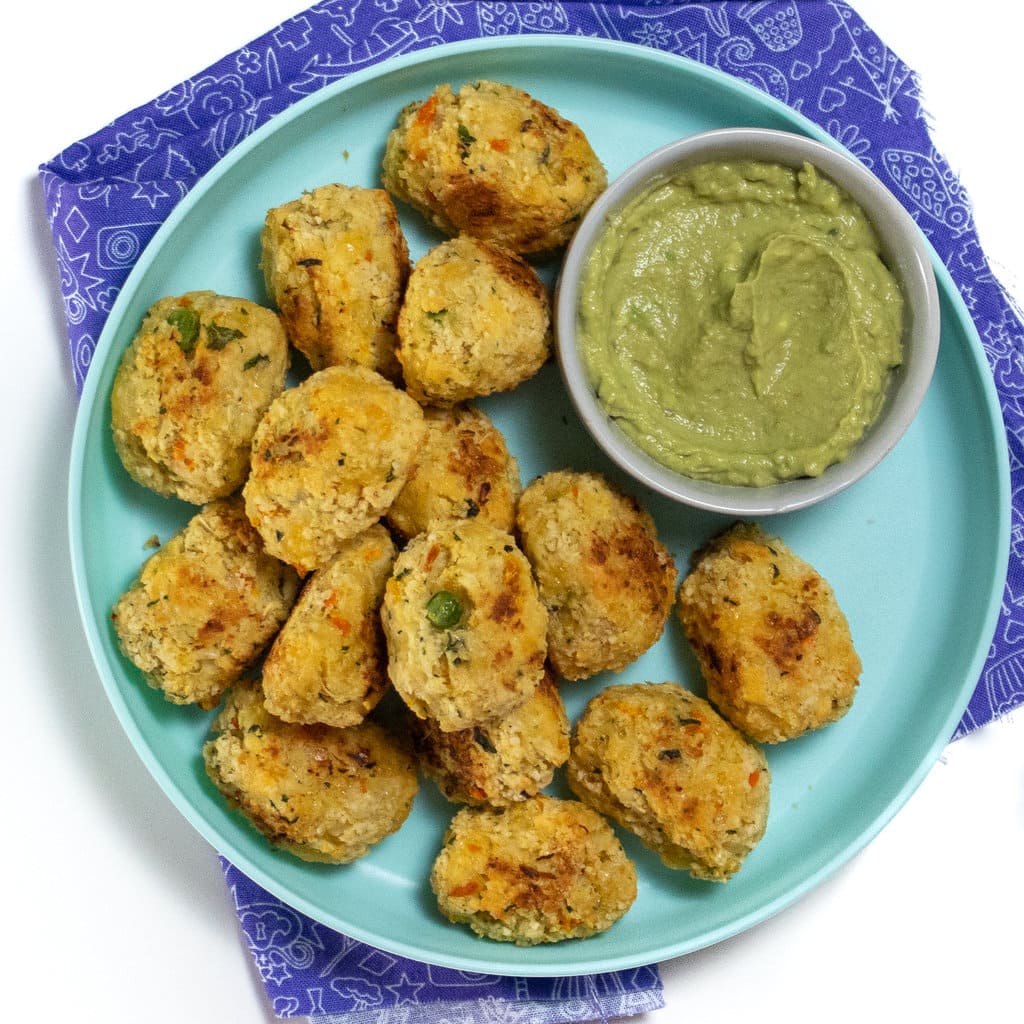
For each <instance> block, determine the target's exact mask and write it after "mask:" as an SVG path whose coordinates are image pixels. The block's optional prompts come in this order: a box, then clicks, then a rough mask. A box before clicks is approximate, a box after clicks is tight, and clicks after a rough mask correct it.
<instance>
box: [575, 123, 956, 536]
mask: <svg viewBox="0 0 1024 1024" xmlns="http://www.w3.org/2000/svg"><path fill="white" fill-rule="evenodd" d="M737 157H747V158H752V159H758V160H765V161H770V162H773V163H779V164H785V165H789V166H794V167H800V166H802V165H803V163H804V162H805V161H806V162H809V163H811V164H813V165H814V166H815V167H816V168H818V170H819V171H821V172H822V174H824V175H825V176H826V177H828V178H831V179H832V180H833V181H834V182H835V183H836V184H838V185H839V186H841V187H842V188H844V189H845V190H846V191H847V192H848V193H849V194H850V195H851V196H852V197H853V198H854V199H855V200H856V201H857V202H858V203H859V204H860V206H861V208H862V209H863V210H864V212H865V214H866V215H867V217H868V219H869V220H870V221H871V222H872V224H873V225H874V227H875V229H876V231H877V233H878V236H879V238H880V241H881V246H882V258H883V260H884V261H885V263H886V264H887V266H888V267H889V269H890V270H891V271H892V272H893V274H894V275H895V276H896V278H897V280H898V282H899V284H900V287H901V289H902V291H903V296H904V300H905V312H904V321H905V323H904V334H903V363H902V365H901V366H899V367H897V368H896V369H895V370H894V371H893V376H892V378H891V379H890V381H889V386H888V391H887V394H886V398H885V402H884V404H883V407H882V410H881V412H880V413H879V415H878V417H877V418H876V419H875V421H874V422H873V423H872V424H871V425H870V426H869V427H868V429H867V430H866V431H865V433H864V435H863V437H862V438H861V439H860V441H859V442H858V443H857V445H856V446H855V447H854V448H853V450H852V451H851V452H850V454H849V455H848V456H847V457H846V458H845V459H843V460H842V461H841V462H837V463H835V464H834V465H832V466H829V467H828V468H827V469H826V470H825V471H824V472H823V473H822V474H821V475H820V476H817V477H800V478H798V479H793V480H787V481H784V482H782V483H777V484H772V485H769V486H762V487H754V486H751V487H746V486H736V485H726V484H718V483H712V482H708V481H704V480H698V479H692V478H690V477H686V476H683V475H682V474H680V473H678V472H676V471H674V470H672V469H669V468H667V467H665V466H663V465H662V464H661V463H659V462H656V461H655V460H654V459H652V458H651V457H650V456H649V455H647V454H646V453H645V452H643V451H642V450H641V449H640V448H638V447H637V446H636V445H635V444H634V443H633V442H632V441H631V440H630V439H629V438H628V437H627V436H626V435H625V434H624V433H623V432H622V431H621V430H620V429H619V428H618V427H617V426H616V425H615V423H614V422H612V420H611V419H610V418H609V417H608V416H607V414H606V413H605V411H604V409H603V408H602V407H601V405H600V403H599V402H598V399H597V397H596V396H595V394H594V391H593V388H592V387H591V385H590V381H589V380H588V376H587V371H586V367H585V366H584V363H583V361H582V359H581V356H580V353H579V351H578V349H577V344H576V341H577V339H576V325H577V307H578V303H579V284H580V278H581V276H582V274H583V270H584V268H585V267H586V263H587V259H588V256H589V254H590V251H591V249H592V248H593V246H594V244H595V243H596V241H597V239H598V238H599V237H600V236H601V234H602V232H603V231H604V228H605V225H606V223H607V221H608V219H609V217H611V216H612V215H613V214H615V213H616V212H617V211H618V210H619V209H621V208H622V207H623V206H624V205H625V204H626V203H628V202H629V201H630V200H631V199H632V198H633V197H635V196H636V195H637V194H638V193H640V192H642V191H645V190H646V189H647V188H648V187H650V186H651V185H652V184H653V183H654V182H656V181H658V180H661V179H665V178H669V177H671V176H672V175H673V174H674V173H676V172H678V171H679V170H681V169H683V168H685V167H688V166H692V165H694V164H700V163H705V162H708V161H718V160H726V159H730V158H737ZM555 331H556V346H557V351H558V359H559V363H560V365H561V369H562V375H563V377H564V378H565V383H566V387H567V388H568V391H569V394H570V397H571V398H572V401H573V404H574V405H575V407H576V409H577V411H578V412H579V414H580V416H581V417H582V419H583V422H584V424H585V425H586V427H587V429H588V430H589V431H590V433H591V435H592V436H593V437H594V439H595V441H596V442H597V443H598V445H600V447H601V448H602V449H604V451H605V452H606V453H607V454H608V456H609V457H610V458H611V459H612V460H613V461H614V462H615V463H617V464H618V465H619V466H620V467H621V468H622V469H624V470H626V471H627V472H628V473H630V474H632V476H634V477H635V478H636V479H637V480H639V481H641V482H642V483H644V484H646V485H647V486H648V487H651V488H653V489H654V490H655V491H658V492H660V493H661V494H665V495H667V496H669V497H670V498H674V499H675V500H677V501H680V502H683V503H684V504H687V505H691V506H694V507H697V508H702V509H707V510H710V511H714V512H720V513H724V514H729V515H735V516H760V515H771V514H774V513H780V512H788V511H793V510H796V509H799V508H805V507H806V506H808V505H812V504H815V503H816V502H819V501H821V500H823V499H824V498H827V497H829V496H831V495H834V494H836V493H838V492H839V491H841V490H843V489H844V488H846V487H849V486H850V485H851V484H853V483H854V482H856V481H857V480H859V479H860V478H861V477H863V476H864V475H865V474H866V473H868V472H870V470H872V469H873V468H874V467H875V466H877V465H878V463H879V462H880V461H881V460H882V459H883V458H884V457H885V455H886V454H887V453H888V452H889V451H891V449H892V448H893V446H894V445H895V444H896V442H897V441H898V440H899V439H900V438H901V437H902V436H903V434H904V432H905V431H906V429H907V428H908V427H909V426H910V423H911V421H912V420H913V419H914V416H915V415H916V414H917V411H918V409H919V407H920V405H921V402H922V401H923V399H924V396H925V392H926V391H927V390H928V385H929V383H930V381H931V377H932V372H933V370H934V368H935V360H936V357H937V355H938V347H939V300H938V290H937V288H936V285H935V277H934V274H933V272H932V265H931V256H930V250H929V247H928V245H927V243H926V242H925V241H924V238H923V236H922V235H921V232H920V230H919V229H918V227H917V225H916V224H915V223H914V221H913V220H912V219H911V217H910V216H909V214H908V213H907V212H906V210H904V208H903V207H902V206H901V205H900V203H899V202H898V200H897V199H896V198H895V197H894V196H893V194H892V193H891V192H889V190H888V189H887V188H886V187H885V186H884V185H883V184H882V183H881V182H880V181H879V180H878V179H877V178H876V177H875V176H874V175H873V174H872V173H871V172H870V171H869V170H867V168H865V167H864V166H863V165H862V164H860V163H858V162H857V160H855V159H854V158H853V157H851V156H849V155H847V154H846V153H845V152H841V151H839V150H837V149H833V148H832V147H830V146H828V145H826V144H824V143H822V142H817V141H815V140H814V139H811V138H808V137H806V136H803V135H798V134H795V133H792V132H784V131H775V130H771V129H763V128H725V129H720V130H716V131H709V132H702V133H700V134H696V135H691V136H687V137H686V138H683V139H679V140H678V141H676V142H672V143H669V144H668V145H666V146H663V147H662V148H660V149H657V150H655V151H654V152H653V153H650V154H649V155H648V156H646V157H644V158H643V159H641V160H640V161H638V162H637V163H636V164H634V165H633V166H632V167H630V168H629V169H628V170H627V171H625V172H624V173H623V174H622V175H621V176H620V177H618V178H617V179H616V180H615V181H613V182H612V183H611V184H610V185H609V186H608V188H607V189H606V191H605V192H604V193H603V194H602V195H601V196H600V198H599V199H598V200H597V202H596V203H595V204H594V205H593V206H592V207H591V209H590V210H589V212H588V213H587V215H586V217H584V219H583V221H582V222H581V224H580V226H579V228H578V230H577V231H576V234H575V236H574V237H573V240H572V242H571V243H570V245H569V247H568V248H567V250H566V254H565V259H564V262H563V265H562V270H561V273H560V276H559V279H558V283H557V286H556V296H555Z"/></svg>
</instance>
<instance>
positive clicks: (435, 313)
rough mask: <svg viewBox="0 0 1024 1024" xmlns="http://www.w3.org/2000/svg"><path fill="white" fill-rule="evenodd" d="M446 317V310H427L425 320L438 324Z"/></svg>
mask: <svg viewBox="0 0 1024 1024" xmlns="http://www.w3.org/2000/svg"><path fill="white" fill-rule="evenodd" d="M447 315H448V310H447V308H444V309H428V310H427V319H428V320H433V321H434V322H435V323H440V322H441V321H442V320H443V319H444V318H445V317H446V316H447Z"/></svg>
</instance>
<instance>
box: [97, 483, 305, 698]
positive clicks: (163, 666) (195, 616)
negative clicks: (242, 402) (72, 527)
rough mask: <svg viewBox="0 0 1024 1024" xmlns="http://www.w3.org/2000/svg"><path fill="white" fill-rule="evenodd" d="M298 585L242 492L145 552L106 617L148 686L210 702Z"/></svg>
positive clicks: (271, 631)
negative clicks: (271, 550)
mask: <svg viewBox="0 0 1024 1024" xmlns="http://www.w3.org/2000/svg"><path fill="white" fill-rule="evenodd" d="M297 591H298V578H297V577H296V575H295V573H294V571H293V570H292V569H291V568H289V567H288V566H287V565H284V564H283V563H281V562H279V561H278V560H277V559H276V558H273V557H271V556H270V555H268V554H267V553H266V551H265V550H264V547H263V542H262V540H261V539H260V536H259V534H258V533H257V532H256V531H255V530H254V529H253V528H252V526H251V525H250V524H249V520H248V519H247V518H246V516H245V510H244V509H243V508H242V502H241V500H240V499H239V498H237V497H234V498H222V499H220V500H218V501H214V502H210V504H208V505H206V506H204V507H203V508H202V509H200V510H199V511H198V512H197V513H196V514H195V515H194V516H193V517H192V518H191V519H190V520H189V522H188V523H187V524H186V525H185V527H184V528H183V529H182V530H180V531H179V532H178V533H176V534H175V535H174V536H173V537H172V538H171V539H170V540H168V541H167V543H165V544H164V545H163V547H161V548H158V549H157V550H156V551H155V552H154V553H153V554H152V555H150V557H149V558H148V559H147V560H146V562H145V564H144V565H143V566H142V570H141V572H140V574H139V577H138V579H137V580H136V581H135V582H134V583H133V584H132V585H131V587H129V589H128V590H127V591H125V593H124V594H122V595H121V597H119V598H118V600H117V602H116V603H115V605H114V608H113V612H112V613H111V619H112V621H113V624H114V630H115V632H116V633H117V639H118V643H119V644H120V646H121V650H122V652H123V653H124V655H125V656H126V657H127V658H129V659H130V660H131V661H132V662H133V663H134V664H135V665H136V666H137V667H138V668H139V669H140V670H141V671H142V673H143V675H144V676H145V678H146V681H147V682H148V683H149V685H150V686H152V687H153V688H154V689H158V690H162V691H163V693H164V696H165V697H166V698H167V699H168V700H169V701H170V702H171V703H173V704H198V705H199V706H200V707H202V708H206V709H209V708H212V707H214V705H216V704H217V702H218V701H219V700H220V698H221V695H222V694H223V693H224V691H225V690H226V689H227V688H228V687H229V686H230V685H231V684H232V683H233V682H234V681H235V680H236V679H237V678H238V677H239V676H240V675H241V674H242V673H243V672H244V671H245V670H246V669H248V668H249V667H250V666H251V665H252V664H254V663H255V661H256V660H257V658H258V657H259V655H260V654H262V652H263V650H264V648H265V647H266V646H267V644H269V643H270V641H271V640H273V638H274V635H275V634H276V633H277V631H278V629H280V627H281V624H282V623H283V622H284V621H285V619H286V618H287V617H288V613H289V611H290V610H291V607H292V604H293V603H294V601H295V596H296V593H297Z"/></svg>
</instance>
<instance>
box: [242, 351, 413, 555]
mask: <svg viewBox="0 0 1024 1024" xmlns="http://www.w3.org/2000/svg"><path fill="white" fill-rule="evenodd" d="M425 431H426V428H425V427H424V425H423V411H422V409H420V407H419V405H417V404H416V402H415V401H413V399H411V398H410V397H409V396H408V395H407V394H406V393H405V392H404V391H400V390H399V389H398V388H396V387H395V386H394V385H393V384H391V383H390V382H389V381H388V380H386V379H385V378H384V377H382V376H381V375H380V374H378V373H375V372H374V371H373V370H369V369H367V368H366V367H364V366H356V365H355V364H350V365H347V366H329V367H327V368H326V369H323V370H319V371H317V372H316V373H314V374H312V375H311V376H310V377H307V378H306V379H305V380H304V381H303V382H302V383H301V384H299V385H298V386H297V387H294V388H289V389H288V390H286V391H285V392H284V393H283V394H281V395H280V396H279V397H278V398H277V399H276V400H275V401H274V402H273V404H272V405H271V406H270V408H269V409H268V410H267V412H266V414H265V415H264V417H263V419H262V420H261V421H260V425H259V426H258V427H257V429H256V434H255V436H254V438H253V442H252V472H251V473H250V475H249V479H248V480H247V481H246V484H245V487H244V488H243V491H242V494H243V496H244V497H245V509H246V512H247V513H248V515H249V519H250V520H251V521H252V524H253V526H255V527H256V529H257V530H259V532H260V534H261V535H262V537H263V540H264V543H265V544H266V546H267V550H268V551H270V552H271V553H272V554H274V555H276V556H277V557H278V558H280V559H281V560H282V561H284V562H287V563H288V564H289V565H293V566H295V568H296V569H297V570H298V571H299V573H300V574H303V575H304V574H305V573H307V572H311V571H312V570H313V569H317V568H319V567H320V566H322V565H324V564H326V563H327V562H328V561H329V560H330V559H331V558H332V557H333V556H334V555H335V554H337V552H338V550H339V548H340V547H341V545H342V544H343V543H344V542H345V541H347V540H351V539H352V538H353V537H355V536H356V535H357V534H359V533H361V532H362V531H363V530H365V529H366V528H367V527H368V526H371V525H372V524H373V523H375V522H377V520H378V519H380V517H381V516H382V515H383V514H384V513H385V512H386V511H387V509H388V508H389V506H390V505H391V503H392V502H393V501H394V500H395V498H396V497H397V496H398V492H399V491H400V490H401V489H402V487H403V486H404V484H405V481H406V478H407V477H408V475H409V469H410V467H411V466H412V460H413V457H414V455H415V454H416V452H417V450H418V449H419V446H420V444H421V443H422V441H423V436H424V433H425Z"/></svg>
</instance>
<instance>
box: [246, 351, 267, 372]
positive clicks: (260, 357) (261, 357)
mask: <svg viewBox="0 0 1024 1024" xmlns="http://www.w3.org/2000/svg"><path fill="white" fill-rule="evenodd" d="M269 362H270V356H268V355H267V354H266V353H265V352H260V353H258V354H257V355H254V356H253V357H252V358H251V359H246V361H245V362H244V363H242V369H243V370H251V369H252V368H253V367H254V366H258V365H259V364H260V363H269Z"/></svg>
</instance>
